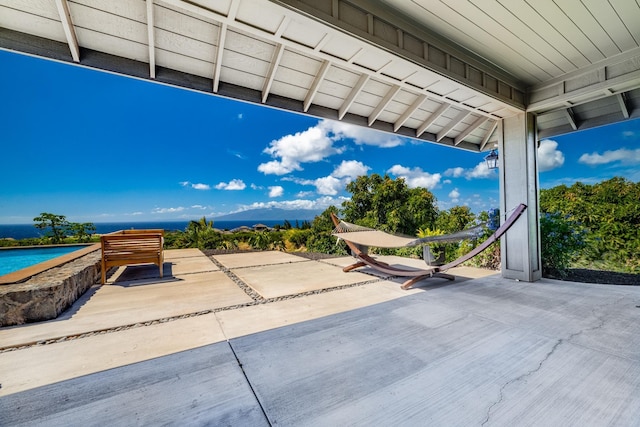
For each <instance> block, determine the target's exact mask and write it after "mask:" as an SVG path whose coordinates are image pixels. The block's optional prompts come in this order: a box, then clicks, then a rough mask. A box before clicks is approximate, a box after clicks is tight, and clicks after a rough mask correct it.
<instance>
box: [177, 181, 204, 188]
mask: <svg viewBox="0 0 640 427" xmlns="http://www.w3.org/2000/svg"><path fill="white" fill-rule="evenodd" d="M180 185H182V186H183V187H191V188H193V189H194V190H211V186H210V185H209V184H202V183H198V184H193V183H191V182H189V181H182V182H181V183H180Z"/></svg>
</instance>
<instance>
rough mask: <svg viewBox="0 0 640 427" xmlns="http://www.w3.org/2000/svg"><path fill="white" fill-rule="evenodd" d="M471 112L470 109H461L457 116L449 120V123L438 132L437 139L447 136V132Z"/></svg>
mask: <svg viewBox="0 0 640 427" xmlns="http://www.w3.org/2000/svg"><path fill="white" fill-rule="evenodd" d="M469 114H471V113H470V112H469V111H461V112H460V113H459V114H458V115H457V116H456V117H455V118H453V119H451V120H449V123H448V124H447V125H446V126H445V127H443V128H442V130H441V131H440V132H438V135H436V141H437V142H440V141H442V138H444V137H445V136H447V134H448V133H449V132H451V130H452V129H453V128H454V127H456V126H457V125H458V123H460V122H462V121H463V120H464V119H466V118H467V116H468V115H469Z"/></svg>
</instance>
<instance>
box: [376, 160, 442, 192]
mask: <svg viewBox="0 0 640 427" xmlns="http://www.w3.org/2000/svg"><path fill="white" fill-rule="evenodd" d="M387 173H390V174H393V175H395V176H397V177H399V178H404V180H405V182H406V183H407V186H409V188H416V187H424V188H426V189H428V190H433V189H434V188H435V187H436V186H437V185H438V184H439V183H440V179H441V178H442V175H440V174H439V173H434V174H430V173H429V172H425V171H423V170H422V169H420V168H418V167H415V168H413V169H410V168H407V167H405V166H401V165H394V166H392V167H391V169H389V170H388V171H387Z"/></svg>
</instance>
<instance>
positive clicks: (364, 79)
mask: <svg viewBox="0 0 640 427" xmlns="http://www.w3.org/2000/svg"><path fill="white" fill-rule="evenodd" d="M368 81H369V75H368V74H361V75H360V78H359V79H358V82H357V83H356V85H355V86H354V87H353V89H351V92H350V93H349V96H347V98H346V99H345V100H344V102H343V103H342V106H341V107H340V110H339V111H338V120H342V119H343V118H344V115H345V114H347V111H349V108H351V104H353V101H355V100H356V97H357V96H358V94H359V93H360V92H361V91H362V88H363V87H364V85H366V84H367V82H368Z"/></svg>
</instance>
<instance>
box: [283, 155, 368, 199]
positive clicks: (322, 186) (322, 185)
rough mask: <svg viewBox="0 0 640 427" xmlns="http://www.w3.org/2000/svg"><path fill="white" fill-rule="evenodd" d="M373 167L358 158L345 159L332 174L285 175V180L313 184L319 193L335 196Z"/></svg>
mask: <svg viewBox="0 0 640 427" xmlns="http://www.w3.org/2000/svg"><path fill="white" fill-rule="evenodd" d="M369 169H371V168H370V167H369V166H366V165H365V164H363V163H362V162H359V161H356V160H343V161H342V163H340V164H339V165H338V166H336V167H335V169H334V170H333V172H331V174H330V175H328V176H324V177H321V178H317V179H302V178H296V177H284V178H282V180H283V181H291V182H295V183H296V184H300V185H313V186H315V187H316V192H317V193H318V194H322V195H327V196H335V195H336V194H338V193H339V192H341V191H343V190H344V188H345V187H346V185H347V184H348V183H350V182H351V181H353V180H354V179H356V178H357V177H359V176H361V175H366V174H367V171H369Z"/></svg>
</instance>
